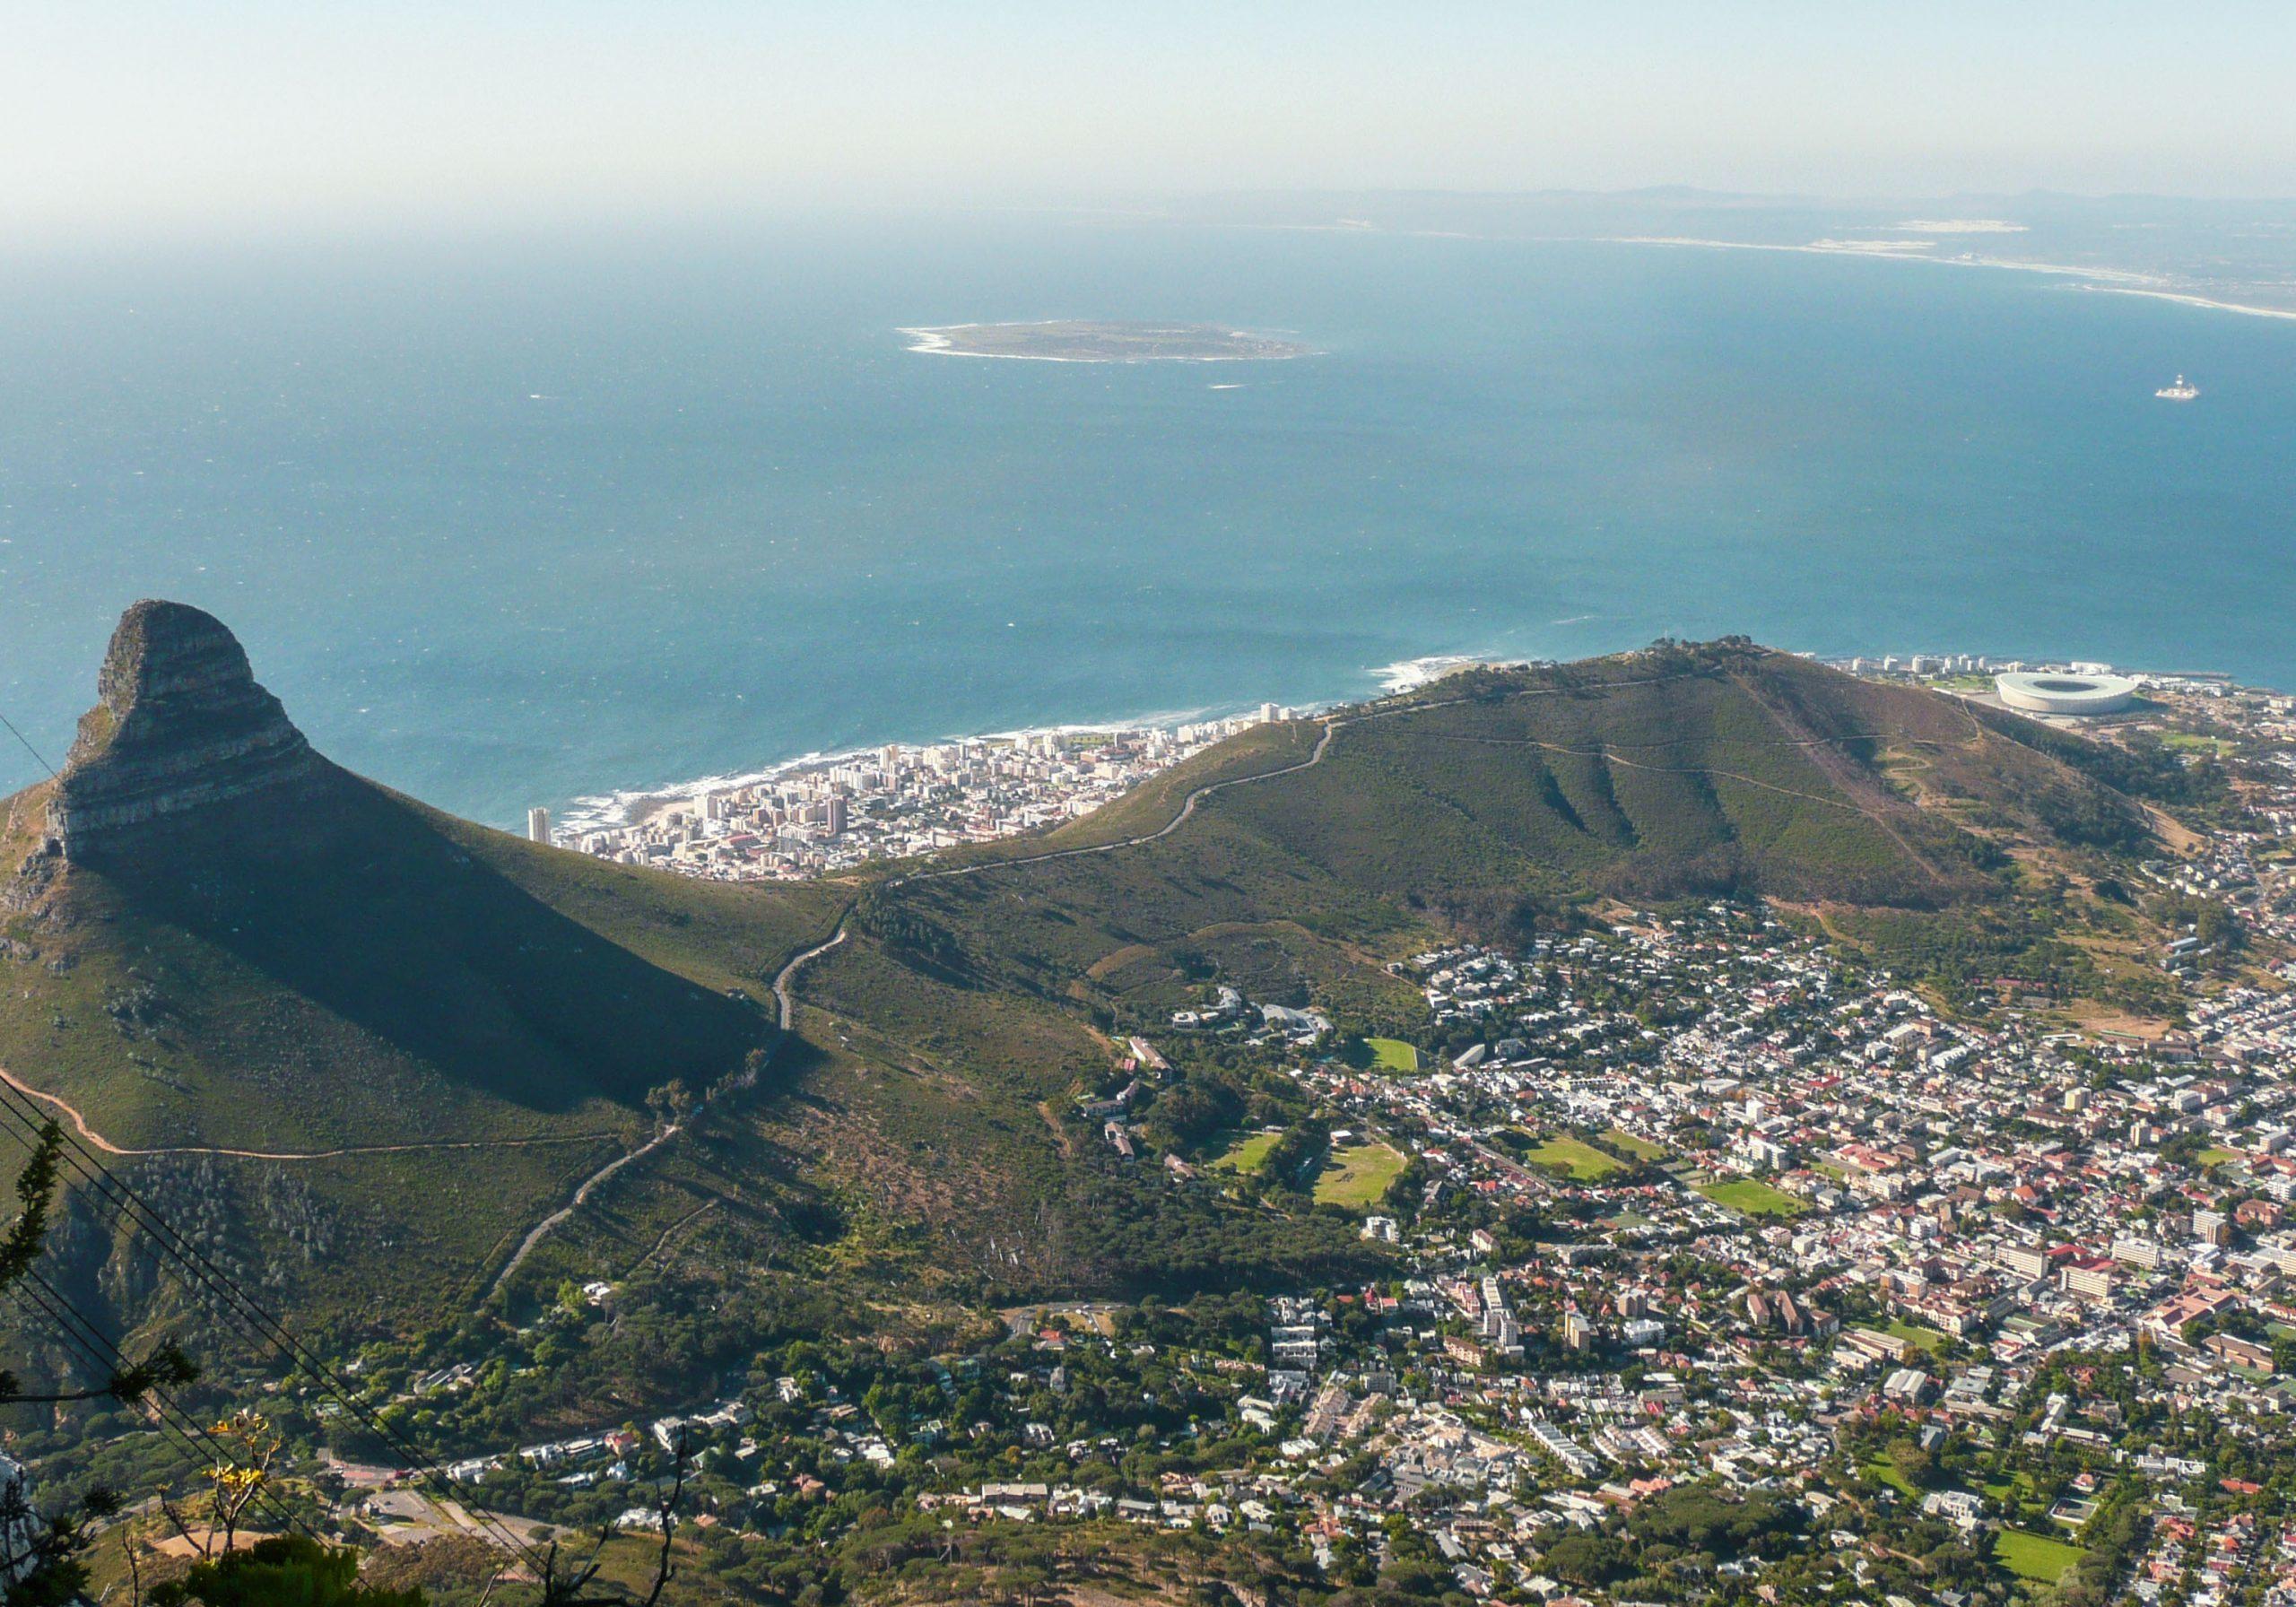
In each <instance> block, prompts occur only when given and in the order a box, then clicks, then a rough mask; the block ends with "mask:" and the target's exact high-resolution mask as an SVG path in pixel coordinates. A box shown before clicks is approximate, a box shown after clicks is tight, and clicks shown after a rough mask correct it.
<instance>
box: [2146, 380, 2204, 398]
mask: <svg viewBox="0 0 2296 1607" xmlns="http://www.w3.org/2000/svg"><path fill="white" fill-rule="evenodd" d="M2152 394H2153V395H2156V396H2158V397H2160V398H2161V401H2163V402H2193V401H2197V400H2198V399H2199V397H2200V387H2198V386H2196V385H2195V384H2194V383H2193V382H2192V381H2191V380H2189V379H2187V378H2185V377H2184V376H2183V375H2182V374H2179V375H2178V376H2177V382H2176V383H2175V384H2174V385H2164V386H2162V387H2161V388H2160V389H2159V390H2157V391H2154V392H2153V393H2152Z"/></svg>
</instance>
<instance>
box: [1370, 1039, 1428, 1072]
mask: <svg viewBox="0 0 2296 1607" xmlns="http://www.w3.org/2000/svg"><path fill="white" fill-rule="evenodd" d="M1363 1047H1364V1048H1365V1049H1366V1050H1368V1051H1369V1052H1370V1059H1369V1061H1368V1062H1367V1064H1371V1065H1375V1066H1377V1067H1378V1068H1379V1070H1381V1071H1383V1072H1415V1071H1417V1070H1418V1069H1419V1051H1418V1050H1417V1049H1414V1048H1413V1047H1411V1046H1410V1045H1409V1044H1407V1043H1405V1042H1404V1041H1403V1039H1401V1038H1365V1039H1364V1040H1363Z"/></svg>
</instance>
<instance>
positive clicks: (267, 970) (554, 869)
mask: <svg viewBox="0 0 2296 1607" xmlns="http://www.w3.org/2000/svg"><path fill="white" fill-rule="evenodd" d="M41 804H42V796H41V792H40V790H39V789H35V791H34V792H32V793H30V794H27V795H22V796H21V797H19V798H18V799H16V800H14V801H13V803H12V804H11V805H10V806H9V808H8V812H7V814H6V816H5V819H6V820H7V821H8V822H9V824H8V827H7V830H6V832H5V840H4V841H0V863H4V864H7V865H9V866H11V867H14V866H17V865H20V864H24V863H25V861H26V856H28V855H30V853H31V851H32V849H33V848H34V847H36V846H37V838H36V835H35V834H34V831H33V830H32V828H33V826H34V824H35V823H36V822H37V821H39V819H40V818H41V813H42V810H41ZM31 863H32V865H33V873H30V874H29V875H22V874H20V875H18V876H17V877H15V878H14V879H13V881H11V882H9V883H8V884H7V886H6V892H5V897H4V899H0V1068H4V1069H6V1070H7V1071H9V1072H10V1073H13V1075H14V1076H16V1077H17V1078H18V1079H20V1080H21V1081H22V1082H23V1083H25V1084H28V1085H29V1086H30V1087H32V1088H34V1089H37V1090H40V1091H41V1092H43V1093H45V1094H48V1095H51V1096H53V1097H54V1098H55V1099H60V1100H63V1101H65V1102H67V1103H68V1104H70V1105H71V1106H72V1107H73V1108H75V1109H76V1110H77V1111H78V1112H79V1113H80V1115H81V1116H82V1118H83V1119H84V1121H85V1122H86V1124H87V1125H88V1127H89V1128H90V1129H91V1130H92V1131H93V1132H94V1133H95V1134H99V1135H100V1137H101V1139H102V1140H104V1141H106V1142H109V1143H112V1144H115V1145H118V1146H121V1147H123V1148H129V1149H155V1150H164V1151H170V1152H169V1153H166V1154H163V1155H159V1156H152V1157H143V1158H131V1157H119V1158H115V1159H114V1160H113V1161H112V1162H111V1164H113V1165H114V1166H116V1167H117V1168H121V1169H122V1170H124V1171H125V1172H126V1174H127V1175H128V1176H129V1177H131V1180H132V1181H133V1182H134V1183H135V1186H137V1187H138V1188H139V1189H140V1190H143V1191H144V1192H145V1193H147V1194H149V1195H150V1196H151V1197H152V1198H153V1199H154V1200H155V1201H158V1202H159V1203H161V1205H162V1207H163V1208H164V1209H165V1210H167V1211H168V1212H169V1214H170V1218H171V1220H179V1221H182V1222H186V1223H194V1224H198V1225H199V1227H200V1229H201V1230H202V1231H203V1232H204V1234H205V1235H206V1236H207V1238H208V1240H209V1242H211V1243H212V1244H214V1245H216V1246H218V1247H219V1248H220V1250H221V1252H222V1253H224V1254H227V1255H230V1256H232V1257H233V1258H235V1259H239V1261H240V1263H241V1264H242V1266H243V1268H244V1270H246V1271H247V1272H248V1273H249V1274H250V1275H251V1276H254V1277H256V1278H257V1279H258V1280H259V1281H261V1283H262V1284H264V1285H265V1286H266V1287H268V1288H271V1289H272V1290H274V1291H276V1292H277V1293H278V1294H279V1295H280V1296H281V1297H282V1298H283V1299H287V1300H288V1301H289V1302H290V1303H291V1304H293V1305H295V1306H297V1307H300V1308H302V1309H305V1310H342V1309H346V1308H351V1309H358V1308H364V1309H366V1310H367V1311H369V1312H370V1313H376V1312H378V1311H380V1312H392V1311H396V1312H403V1313H413V1312H429V1313H436V1312H439V1311H441V1310H449V1309H452V1308H453V1307H455V1306H456V1305H457V1304H462V1303H467V1302H468V1301H470V1300H472V1299H475V1298H477V1297H478V1296H479V1295H480V1294H482V1293H483V1290H484V1288H485V1285H486V1280H487V1275H488V1273H489V1269H490V1268H491V1267H492V1266H494V1265H497V1264H500V1262H501V1261H502V1260H504V1259H506V1258H507V1257H508V1255H509V1253H510V1250H511V1248H512V1247H514V1246H515V1245H516V1244H517V1241H518V1239H519V1238H522V1237H523V1236H524V1234H525V1232H526V1229H528V1228H530V1227H531V1226H532V1225H533V1224H534V1223H535V1221H536V1220H539V1219H540V1218H541V1217H543V1216H544V1215H545V1214H546V1213H548V1212H550V1211H552V1210H553V1209H555V1208H556V1207H557V1206H558V1205H560V1204H561V1203H564V1201H565V1199H566V1198H567V1196H568V1195H569V1194H570V1193H571V1191H572V1189H573V1187H574V1186H575V1185H576V1183H578V1181H579V1180H580V1179H581V1178H582V1177H586V1176H587V1175H588V1174H589V1173H591V1172H593V1171H595V1170H596V1168H598V1167H600V1166H601V1165H603V1164H604V1162H605V1161H606V1160H610V1159H612V1158H613V1157H615V1156H618V1155H620V1154H622V1153H623V1152H625V1151H627V1150H628V1149H629V1148H630V1147H631V1145H632V1144H633V1143H635V1142H640V1141H641V1140H642V1139H643V1138H644V1137H645V1136H646V1135H647V1134H648V1133H650V1132H651V1130H652V1129H653V1128H654V1126H655V1125H656V1118H655V1116H654V1115H653V1114H652V1113H651V1112H650V1111H649V1110H648V1093H649V1091H651V1090H655V1089H657V1088H660V1087H662V1086H663V1085H665V1084H667V1083H670V1082H672V1081H681V1082H683V1083H684V1084H685V1085H686V1086H687V1087H688V1088H689V1089H691V1090H696V1091H700V1090H706V1089H708V1088H709V1087H710V1086H711V1085H713V1084H715V1083H717V1082H718V1081H720V1080H721V1079H723V1078H725V1077H726V1076H727V1075H728V1074H729V1073H735V1072H736V1071H738V1070H740V1069H741V1067H742V1066H743V1064H744V1059H745V1057H746V1056H748V1055H750V1054H752V1051H755V1050H758V1049H761V1048H763V1047H767V1046H769V1045H770V1043H771V1042H772V1040H773V1038H774V1037H775V1029H774V1026H773V1003H772V995H771V987H770V983H771V978H772V976H773V974H774V972H775V971H776V970H778V969H779V967H780V966H781V965H782V964H783V963H784V962H785V961H786V960H787V957H788V956H789V955H790V954H791V953H793V952H795V951H796V950H797V949H799V948H801V947H803V946H804V945H806V944H808V943H810V942H817V941H819V939H820V937H821V936H822V934H824V933H826V932H827V931H828V930H829V929H830V927H831V925H833V923H834V920H835V912H836V910H837V908H838V907H839V900H838V898H837V895H836V894H834V893H833V892H831V891H830V890H818V889H803V890H795V891H791V892H787V893H775V892H771V891H766V890H753V889H735V888H729V887H718V886H710V885H705V884H701V883H697V882H688V881H683V880H681V879H678V878H675V877H671V876H667V875H663V874H657V873H643V872H636V871H630V870H625V869H622V868H621V867H617V866H613V865H608V864H603V863H601V862H598V861H595V860H590V859H586V858H584V857H582V856H578V855H574V854H570V853H563V852H559V851H556V850H552V849H548V848H544V847H539V846H536V845H534V844H530V843H526V842H524V841H521V840H519V839H517V838H510V837H508V836H506V835H504V834H502V833H500V832H494V831H490V830H485V829H483V828H480V827H476V826H473V825H470V824H468V823H466V822H464V821H455V820H452V819H450V818H449V817H447V816H444V815H441V814H439V813H438V812H435V811H432V810H430V809H427V808H425V807H423V806H422V805H420V804H417V803H413V802H412V801H410V800H408V799H405V798H403V797H400V796H398V795H396V794H393V793H391V792H389V791H387V789H384V788H381V787H378V786H373V785H372V784H370V783H368V782H366V781H363V780H361V779H359V778H358V777H352V776H350V775H348V774H346V773H344V772H341V771H332V772H331V773H330V775H329V777H327V781H326V788H325V794H324V798H323V800H322V802H321V803H319V804H318V805H316V806H308V807H305V806H299V807H298V808H297V809H296V810H295V811H294V812H292V813H291V814H290V813H286V812H280V811H275V810H273V809H272V808H270V807H269V806H268V805H265V804H262V803H255V804H253V805H251V806H249V807H248V808H244V809H239V810H235V811H233V812H230V813H228V814H226V815H223V816H221V817H219V818H216V819H212V820H207V821H200V822H193V823H189V824H187V825H185V826H184V827H182V828H181V829H179V830H175V831H172V832H170V833H168V834H166V835H165V836H164V837H161V838H154V839H153V840H152V842H151V843H150V844H148V845H147V846H146V847H145V849H144V850H143V851H141V852H138V853H137V854H135V855H133V856H122V857H120V858H118V859H117V860H113V861H108V862H107V863H106V864H104V866H103V867H102V868H100V869H96V868H91V867H89V866H86V865H69V866H66V865H64V864H60V863H58V862H57V861H55V860H53V859H52V858H35V859H34V860H33V861H32V862H31ZM19 1136H20V1135H16V1134H13V1133H12V1134H11V1142H10V1144H9V1145H8V1146H0V1150H4V1153H0V1164H4V1163H5V1162H4V1154H5V1153H14V1152H15V1148H14V1145H15V1142H16V1140H17V1138H18V1137H19ZM338 1150H352V1151H360V1152H358V1153H351V1154H328V1153H326V1152H327V1151H338ZM214 1151H263V1152H264V1154H265V1156H282V1157H286V1158H283V1159H266V1158H262V1157H257V1156H245V1155H233V1154H229V1153H219V1152H214ZM74 1224H75V1226H74V1233H73V1237H72V1238H71V1240H70V1245H71V1248H72V1253H73V1255H74V1258H75V1262H76V1264H77V1266H78V1275H79V1276H81V1277H82V1278H83V1279H84V1281H85V1282H86V1285H87V1287H88V1289H89V1291H90V1294H89V1298H90V1299H91V1301H96V1302H98V1308H100V1301H101V1299H102V1298H103V1294H104V1291H105V1290H115V1291H116V1290H117V1288H118V1287H119V1286H120V1285H121V1284H122V1283H125V1284H126V1285H127V1286H128V1287H130V1288H135V1287H138V1286H139V1285H140V1286H143V1287H148V1286H149V1271H148V1268H146V1269H145V1270H144V1271H143V1273H140V1274H138V1273H135V1266H136V1265H137V1264H138V1263H137V1257H136V1256H135V1255H134V1254H133V1252H132V1251H131V1252H130V1253H129V1255H128V1260H127V1263H126V1267H125V1270H126V1272H127V1273H129V1275H128V1276H126V1277H125V1278H122V1277H119V1276H116V1275H115V1276H105V1275H102V1269H103V1265H104V1263H105V1261H106V1258H107V1256H108V1255H109V1253H110V1250H111V1248H112V1246H111V1243H110V1238H109V1229H108V1228H105V1227H104V1226H103V1225H102V1224H101V1223H100V1221H99V1220H97V1219H96V1218H95V1217H94V1216H93V1215H92V1214H91V1212H89V1211H88V1210H87V1209H86V1207H85V1203H84V1202H83V1203H82V1204H81V1206H80V1207H78V1208H77V1210H76V1214H75V1216H74ZM386 1273H387V1275H380V1274H386ZM378 1293H380V1295H381V1297H382V1298H381V1299H379V1300H378ZM160 1310H161V1314H162V1315H164V1312H165V1307H164V1304H162V1306H161V1307H160Z"/></svg>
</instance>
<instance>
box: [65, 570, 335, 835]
mask: <svg viewBox="0 0 2296 1607" xmlns="http://www.w3.org/2000/svg"><path fill="white" fill-rule="evenodd" d="M96 691H97V694H98V695H99V697H100V698H101V699H102V701H100V702H99V703H98V704H97V705H96V707H95V708H91V709H90V710H89V711H88V712H87V713H86V714H85V715H84V716H83V717H81V720H80V734H79V738H78V740H77V741H75V742H74V743H73V744H72V751H71V753H70V754H69V756H68V757H66V759H65V763H64V769H63V771H62V773H61V774H60V775H59V776H58V777H57V781H56V785H55V788H54V790H53V792H52V793H51V794H50V795H49V799H48V834H47V835H48V839H49V841H50V843H51V844H52V845H53V846H54V847H55V848H56V849H57V850H58V851H60V852H61V853H62V854H63V856H64V857H65V859H66V860H69V861H73V862H75V863H85V862H88V861H91V860H94V859H99V858H102V857H105V856H109V855H112V854H115V853H119V852H123V851H126V850H130V849H132V848H133V847H135V844H136V842H137V841H138V840H139V839H140V838H144V837H146V836H149V835H151V834H153V833H155V832H157V831H160V830H165V829H166V828H168V827H170V826H171V825H174V824H178V823H182V822H185V821H187V820H188V819H190V818H191V817H196V816H199V815H204V814H206V813H208V812H212V811H215V810H218V809H222V808H225V807H227V806H229V805H232V804H236V803H243V802H245V801H247V800H250V799H255V798H258V797H261V798H265V799H270V798H273V797H283V798H291V797H293V796H294V795H298V794H302V793H308V792H313V791H316V789H317V786H319V784H320V779H321V777H322V775H323V773H324V772H325V770H326V762H325V761H324V760H321V759H320V758H319V757H318V755H317V754H316V753H315V752H313V751H311V745H310V743H308V742H306V741H305V740H304V738H303V734H302V733H301V732H300V731H298V730H297V729H295V725H294V722H292V721H291V720H290V719H289V718H288V717H287V712H286V710H285V709H283V708H281V707H280V705H279V699H276V698H274V697H273V696H272V695H271V694H270V693H269V692H267V691H264V689H263V688H262V687H261V686H259V685H257V682H256V679H255V673H254V672H253V671H252V670H251V669H250V668H249V667H248V656H247V653H246V651H245V649H243V648H242V647H240V646H239V638H236V637H234V636H233V635H232V634H231V633H230V631H229V630H226V629H225V628H224V626H223V624H222V621H219V620H217V619H216V618H215V617H214V616H213V615H212V614H208V613H204V612H201V611H200V610H198V609H196V608H192V607H188V606H187V605H186V604H181V603H162V602H143V603H138V604H135V606H134V607H132V608H130V609H129V610H128V611H127V612H126V613H125V614H123V615H121V616H120V621H119V629H118V630H115V631H114V632H113V633H112V638H111V647H110V649H109V651H108V652H106V653H105V655H104V665H103V669H102V672H101V673H100V674H99V675H98V677H97V680H96Z"/></svg>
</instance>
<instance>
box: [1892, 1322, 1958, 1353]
mask: <svg viewBox="0 0 2296 1607" xmlns="http://www.w3.org/2000/svg"><path fill="white" fill-rule="evenodd" d="M1886 1332H1888V1333H1893V1334H1895V1335H1896V1336H1897V1337H1898V1338H1900V1339H1901V1340H1903V1341H1905V1342H1907V1343H1908V1344H1910V1345H1918V1346H1919V1347H1920V1348H1921V1349H1923V1350H1925V1351H1928V1352H1929V1353H1930V1354H1931V1355H1933V1356H1935V1355H1939V1354H1941V1353H1943V1352H1944V1349H1945V1347H1946V1346H1948V1345H1950V1344H1951V1343H1952V1340H1950V1339H1948V1338H1946V1337H1945V1335H1944V1334H1943V1333H1938V1332H1937V1330H1936V1329H1935V1328H1924V1327H1922V1326H1920V1325H1918V1324H1914V1323H1909V1322H1904V1321H1902V1320H1900V1321H1897V1322H1893V1323H1892V1324H1891V1325H1889V1327H1888V1329H1887V1330H1886Z"/></svg>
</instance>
